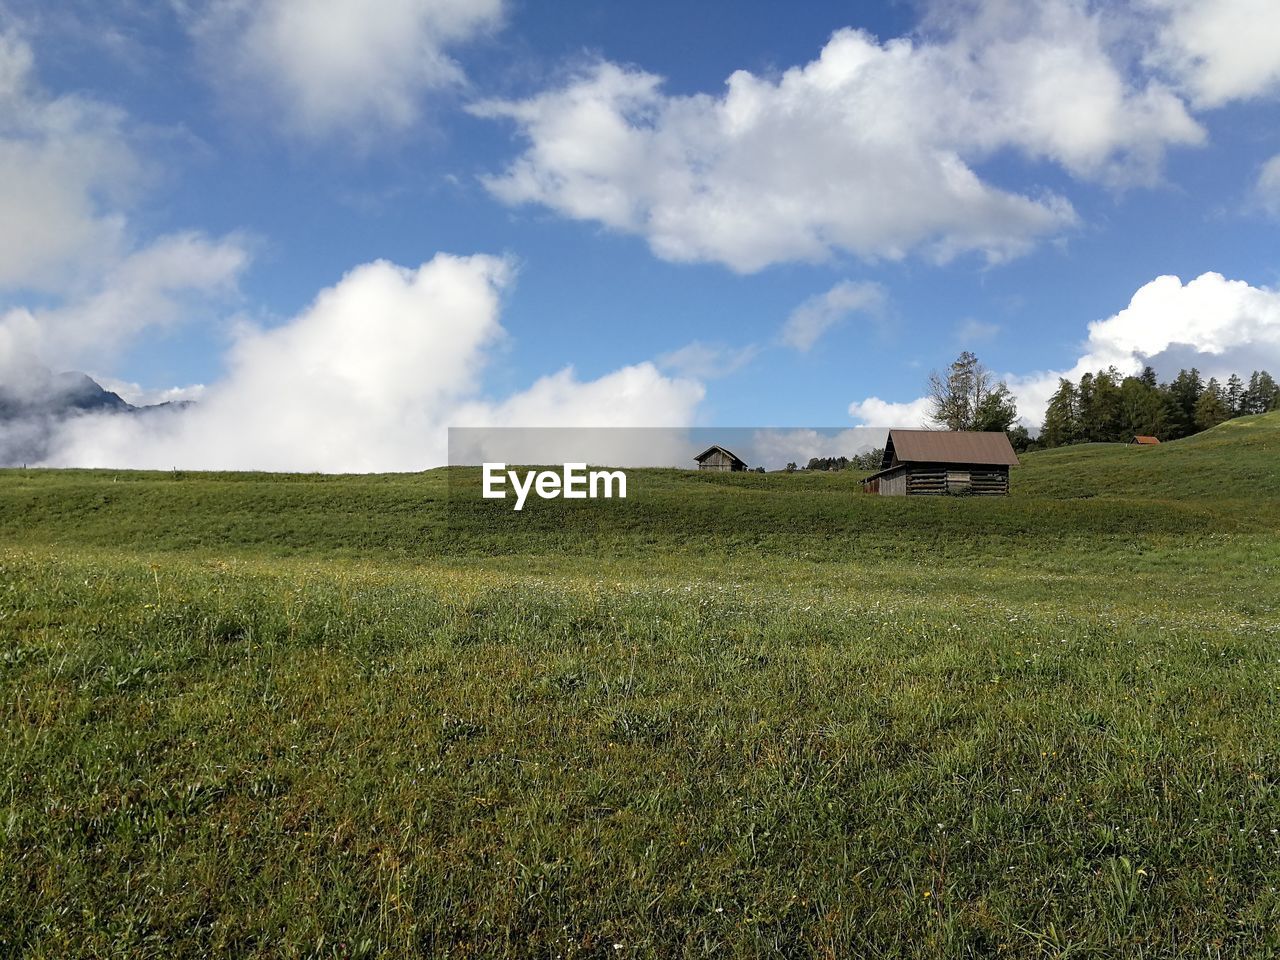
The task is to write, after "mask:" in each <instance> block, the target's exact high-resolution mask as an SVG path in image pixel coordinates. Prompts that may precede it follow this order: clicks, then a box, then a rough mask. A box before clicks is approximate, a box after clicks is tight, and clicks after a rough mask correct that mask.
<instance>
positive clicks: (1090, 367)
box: [849, 273, 1280, 428]
mask: <svg viewBox="0 0 1280 960" xmlns="http://www.w3.org/2000/svg"><path fill="white" fill-rule="evenodd" d="M1147 364H1151V365H1152V366H1154V367H1155V368H1156V369H1157V370H1159V371H1162V372H1166V375H1167V374H1169V373H1172V372H1173V371H1174V370H1176V369H1178V368H1181V367H1190V366H1197V367H1199V369H1200V370H1201V372H1202V373H1203V374H1204V376H1206V377H1209V376H1216V377H1219V378H1220V379H1223V378H1225V377H1227V376H1229V375H1230V374H1232V373H1241V374H1248V373H1249V372H1250V371H1252V370H1255V369H1266V368H1271V369H1273V370H1274V369H1277V368H1280V290H1273V289H1270V288H1268V287H1254V286H1251V285H1250V284H1248V283H1245V282H1244V281H1242V280H1228V279H1226V278H1225V277H1224V276H1222V274H1220V273H1205V274H1201V275H1200V276H1199V277H1197V278H1195V279H1194V280H1192V281H1190V282H1189V283H1185V284H1184V283H1183V282H1182V281H1181V280H1180V279H1179V278H1178V277H1174V276H1163V277H1157V278H1156V279H1155V280H1152V281H1151V282H1150V283H1147V284H1145V285H1143V286H1142V287H1141V288H1140V289H1139V290H1138V291H1137V292H1136V293H1135V294H1134V295H1133V298H1132V299H1131V300H1130V301H1129V305H1128V306H1127V307H1125V308H1124V309H1123V310H1121V311H1120V312H1119V313H1116V314H1114V315H1112V316H1110V317H1107V318H1106V319H1104V320H1095V321H1094V322H1092V323H1090V324H1089V327H1088V337H1087V339H1086V341H1085V343H1084V346H1083V351H1082V353H1081V356H1080V357H1079V358H1078V359H1077V360H1076V361H1075V363H1074V364H1072V365H1071V366H1070V367H1069V368H1066V369H1063V370H1048V371H1037V372H1034V373H1028V374H1020V375H1019V374H1007V375H1006V376H1005V379H1006V381H1007V382H1008V384H1009V389H1010V390H1011V391H1012V392H1013V394H1014V396H1015V397H1016V398H1017V401H1018V413H1019V416H1020V418H1021V419H1022V420H1023V421H1024V422H1025V423H1026V424H1027V425H1028V426H1030V427H1033V428H1035V427H1039V425H1040V423H1041V422H1042V421H1043V420H1044V413H1045V408H1046V407H1047V406H1048V403H1049V398H1050V397H1051V396H1052V395H1053V392H1054V391H1055V390H1056V389H1057V387H1058V379H1059V378H1060V377H1066V378H1068V379H1070V380H1073V381H1074V380H1079V378H1080V377H1081V376H1082V375H1083V374H1085V373H1095V372H1097V371H1098V370H1105V369H1107V368H1108V367H1115V368H1116V370H1118V371H1119V372H1120V374H1121V375H1122V376H1131V375H1134V374H1137V373H1140V372H1141V371H1142V368H1143V367H1144V366H1145V365H1147ZM928 404H929V401H928V399H927V398H924V397H921V398H919V399H916V400H912V401H909V402H907V403H886V402H885V401H883V400H880V399H879V398H878V397H871V398H869V399H867V400H862V401H857V402H855V403H853V404H851V405H850V407H849V413H850V415H851V416H853V417H854V418H855V419H857V420H858V421H859V422H861V423H866V424H883V423H894V424H895V425H900V426H906V425H908V423H907V421H911V422H916V423H919V422H924V419H927V413H928Z"/></svg>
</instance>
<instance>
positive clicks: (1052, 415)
mask: <svg viewBox="0 0 1280 960" xmlns="http://www.w3.org/2000/svg"><path fill="white" fill-rule="evenodd" d="M1078 402H1079V393H1078V392H1077V391H1076V387H1075V384H1073V383H1072V382H1071V381H1070V380H1068V379H1066V378H1065V377H1062V378H1059V380H1058V389H1057V390H1056V391H1054V394H1053V396H1052V397H1051V398H1050V399H1049V407H1048V409H1046V410H1045V414H1044V425H1043V426H1041V428H1040V442H1041V443H1043V444H1044V445H1045V446H1046V447H1062V446H1066V445H1067V444H1069V443H1075V442H1076V441H1078V440H1079V439H1080V420H1079V417H1078V407H1077V403H1078Z"/></svg>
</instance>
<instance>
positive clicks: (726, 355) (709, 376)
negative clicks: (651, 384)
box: [655, 340, 760, 380]
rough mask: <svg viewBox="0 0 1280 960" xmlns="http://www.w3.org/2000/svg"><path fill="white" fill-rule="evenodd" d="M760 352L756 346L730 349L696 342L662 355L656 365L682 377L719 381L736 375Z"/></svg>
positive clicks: (748, 345)
mask: <svg viewBox="0 0 1280 960" xmlns="http://www.w3.org/2000/svg"><path fill="white" fill-rule="evenodd" d="M759 353H760V348H759V347H758V346H757V345H756V344H754V343H749V344H747V345H746V346H745V347H730V346H726V345H725V344H718V343H703V342H702V341H701V340H695V341H693V342H692V343H687V344H685V345H684V346H683V347H680V348H679V349H678V350H672V351H670V352H669V353H664V354H662V355H661V356H659V357H658V358H657V359H656V361H655V362H656V363H657V365H658V366H659V367H660V368H661V369H663V370H667V371H669V372H671V373H674V374H676V375H677V376H680V377H688V378H691V379H694V380H716V379H718V378H720V377H727V376H730V375H731V374H734V373H737V372H738V371H739V370H741V369H742V368H743V367H745V366H746V365H747V364H749V363H750V362H751V361H752V360H754V359H755V358H756V356H757V355H758V354H759Z"/></svg>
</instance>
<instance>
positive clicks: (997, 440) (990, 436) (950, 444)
mask: <svg viewBox="0 0 1280 960" xmlns="http://www.w3.org/2000/svg"><path fill="white" fill-rule="evenodd" d="M895 462H897V463H974V464H983V465H1005V466H1010V467H1016V466H1017V465H1018V455H1017V454H1016V453H1014V452H1013V445H1012V444H1010V443H1009V438H1008V437H1007V436H1006V435H1005V434H1004V432H1003V431H994V432H991V433H979V432H977V431H970V430H890V431H889V439H888V440H887V441H886V442H885V449H884V461H883V463H882V464H881V467H880V469H882V470H884V469H886V468H888V467H889V466H890V465H892V464H893V463H895Z"/></svg>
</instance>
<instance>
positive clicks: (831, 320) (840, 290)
mask: <svg viewBox="0 0 1280 960" xmlns="http://www.w3.org/2000/svg"><path fill="white" fill-rule="evenodd" d="M884 299H885V294H884V288H883V287H881V286H880V285H879V284H877V283H870V282H861V283H855V282H853V281H851V280H842V281H841V282H840V283H837V284H836V285H835V286H834V287H832V288H831V289H830V290H828V291H827V292H826V293H820V294H816V295H814V296H812V297H810V298H809V299H808V300H806V301H805V302H804V303H802V304H800V306H798V307H796V308H795V309H794V310H792V311H791V313H790V315H789V316H788V317H787V322H786V323H784V324H783V325H782V332H781V334H779V337H780V339H781V340H782V342H783V343H784V344H786V345H787V346H788V347H792V348H794V349H796V350H799V351H801V352H802V353H803V352H807V351H808V350H810V349H812V347H813V345H814V344H815V343H817V342H818V339H819V338H820V337H821V336H822V335H823V334H824V333H826V332H827V331H828V330H830V329H831V328H832V327H834V326H836V325H837V324H839V323H843V322H844V321H845V320H847V319H848V318H849V317H850V316H851V315H853V314H855V313H863V312H867V311H874V310H877V309H879V308H880V306H881V305H883V303H884Z"/></svg>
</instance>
